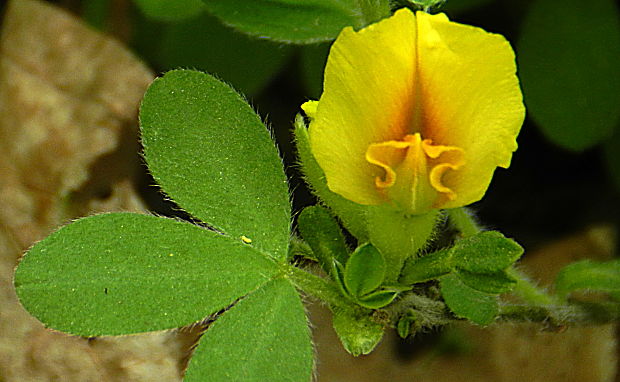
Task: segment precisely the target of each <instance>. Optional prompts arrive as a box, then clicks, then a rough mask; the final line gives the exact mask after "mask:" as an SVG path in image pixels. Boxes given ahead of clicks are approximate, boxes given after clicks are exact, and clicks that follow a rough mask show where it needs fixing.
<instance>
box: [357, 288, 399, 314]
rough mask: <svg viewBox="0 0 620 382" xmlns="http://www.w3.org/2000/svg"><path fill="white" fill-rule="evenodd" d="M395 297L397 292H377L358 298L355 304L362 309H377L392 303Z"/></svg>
mask: <svg viewBox="0 0 620 382" xmlns="http://www.w3.org/2000/svg"><path fill="white" fill-rule="evenodd" d="M397 295H398V292H396V291H393V290H378V291H376V292H373V293H370V294H367V295H366V296H364V297H359V298H358V299H357V303H358V304H360V305H361V306H363V307H364V308H368V309H379V308H383V307H384V306H386V305H388V304H389V303H391V302H392V301H394V299H395V298H396V296H397Z"/></svg>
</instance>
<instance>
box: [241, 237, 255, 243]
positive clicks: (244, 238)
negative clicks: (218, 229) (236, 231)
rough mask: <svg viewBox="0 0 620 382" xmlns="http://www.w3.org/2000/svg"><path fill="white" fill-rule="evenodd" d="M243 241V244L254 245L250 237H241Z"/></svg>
mask: <svg viewBox="0 0 620 382" xmlns="http://www.w3.org/2000/svg"><path fill="white" fill-rule="evenodd" d="M241 241H243V242H244V243H246V244H250V243H252V239H250V238H249V237H247V236H241Z"/></svg>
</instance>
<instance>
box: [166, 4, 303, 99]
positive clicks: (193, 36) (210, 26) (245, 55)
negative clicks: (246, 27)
mask: <svg viewBox="0 0 620 382" xmlns="http://www.w3.org/2000/svg"><path fill="white" fill-rule="evenodd" d="M160 44H161V48H160V49H159V51H160V56H159V60H158V63H159V64H160V65H161V66H163V67H165V68H167V69H175V68H178V67H191V68H195V69H199V70H204V71H206V72H209V73H211V74H213V75H216V76H217V77H218V78H220V79H222V80H224V81H226V82H229V83H231V84H232V85H233V86H234V87H235V88H236V89H238V90H240V91H242V92H243V93H244V94H246V95H251V94H256V93H258V92H259V91H260V90H262V89H263V88H264V87H265V86H266V85H267V84H268V82H269V80H271V79H272V78H273V77H274V76H275V75H276V73H277V72H278V70H279V69H280V68H281V67H282V66H283V65H284V63H285V62H286V61H287V59H288V58H289V57H290V56H291V53H292V49H291V48H290V47H287V46H278V45H276V44H274V43H271V42H269V41H266V40H256V39H252V38H250V37H248V36H246V35H244V34H241V33H238V32H236V31H234V30H232V29H230V28H227V27H225V26H224V25H222V23H221V22H220V21H219V20H218V19H216V18H215V17H213V16H211V15H209V14H206V13H204V14H201V15H200V16H199V17H195V18H192V19H191V20H187V21H185V22H182V23H176V24H172V25H169V26H166V28H165V29H164V32H163V37H162V39H161V42H160ZM239 63H243V65H240V64H239ZM249 68H251V70H248V69H249Z"/></svg>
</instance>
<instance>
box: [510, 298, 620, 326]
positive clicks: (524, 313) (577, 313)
mask: <svg viewBox="0 0 620 382" xmlns="http://www.w3.org/2000/svg"><path fill="white" fill-rule="evenodd" d="M499 319H500V320H504V321H510V322H538V323H545V324H547V325H548V326H549V327H550V328H556V329H557V328H561V327H563V326H568V325H571V326H575V325H603V324H608V323H612V322H616V321H618V319H620V304H617V303H611V302H584V301H574V302H571V303H569V304H566V305H548V306H532V305H516V304H507V305H504V306H502V307H501V311H500V315H499Z"/></svg>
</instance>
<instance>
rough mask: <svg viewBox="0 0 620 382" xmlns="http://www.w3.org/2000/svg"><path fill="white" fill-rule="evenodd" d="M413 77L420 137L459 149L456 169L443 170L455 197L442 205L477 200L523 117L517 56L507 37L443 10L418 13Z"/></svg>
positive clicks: (503, 161)
mask: <svg viewBox="0 0 620 382" xmlns="http://www.w3.org/2000/svg"><path fill="white" fill-rule="evenodd" d="M416 19H417V26H418V42H417V43H418V76H419V80H418V84H419V86H420V94H421V102H422V103H423V105H422V107H421V109H422V110H423V117H422V118H423V123H422V126H423V131H422V136H423V137H424V138H425V139H431V140H432V141H433V142H434V143H435V144H438V145H439V144H440V145H447V146H456V147H459V148H461V149H463V151H464V153H465V158H464V160H465V162H466V165H464V166H463V167H462V168H460V169H459V171H447V172H445V170H443V169H442V170H441V171H440V170H437V171H440V172H438V173H436V174H435V175H433V174H431V176H432V177H434V178H436V179H437V177H439V175H440V174H443V181H442V183H443V184H450V185H451V188H452V189H453V191H454V192H455V194H456V197H455V198H453V199H452V200H449V201H447V202H446V203H445V204H444V205H443V206H442V207H443V208H452V207H459V206H463V205H467V204H470V203H473V202H475V201H478V200H480V199H481V198H482V196H483V195H484V193H485V191H486V189H487V188H488V185H489V183H490V182H491V177H492V176H493V171H494V170H495V167H497V166H500V167H504V168H506V167H508V166H509V165H510V160H511V157H512V152H513V151H515V150H516V149H517V143H516V136H517V134H518V132H519V130H520V128H521V124H522V123H523V119H524V116H525V109H524V107H523V102H522V96H521V90H520V88H519V81H518V79H517V77H516V65H515V57H514V53H513V51H512V48H511V47H510V44H509V43H508V41H506V39H505V38H504V37H503V36H501V35H498V34H492V33H488V32H486V31H484V30H482V29H480V28H476V27H472V26H468V25H463V24H458V23H454V22H450V21H449V20H448V18H447V17H446V16H445V15H443V14H439V15H429V14H426V13H423V12H418V13H416Z"/></svg>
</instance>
